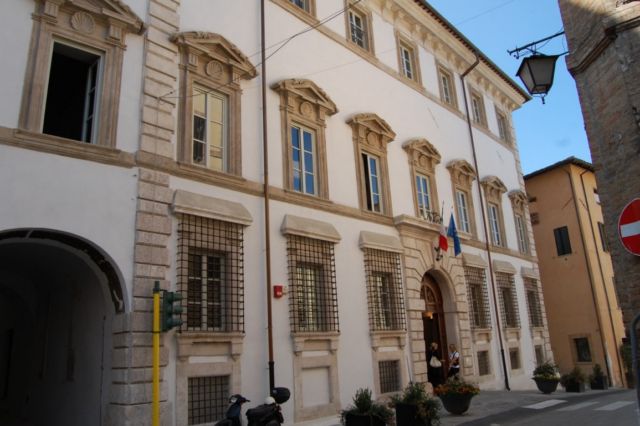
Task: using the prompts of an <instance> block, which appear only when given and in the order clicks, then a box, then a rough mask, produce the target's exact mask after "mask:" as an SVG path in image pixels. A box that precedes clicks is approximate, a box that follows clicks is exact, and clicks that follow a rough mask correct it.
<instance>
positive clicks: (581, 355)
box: [573, 337, 591, 362]
mask: <svg viewBox="0 0 640 426" xmlns="http://www.w3.org/2000/svg"><path fill="white" fill-rule="evenodd" d="M573 343H574V345H575V347H576V360H577V361H578V362H591V348H589V339H587V338H586V337H578V338H575V339H573Z"/></svg>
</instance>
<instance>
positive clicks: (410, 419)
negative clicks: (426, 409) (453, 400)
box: [396, 402, 431, 426]
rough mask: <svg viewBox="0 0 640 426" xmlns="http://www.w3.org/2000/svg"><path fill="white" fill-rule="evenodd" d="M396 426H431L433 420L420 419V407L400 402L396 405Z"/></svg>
mask: <svg viewBox="0 0 640 426" xmlns="http://www.w3.org/2000/svg"><path fill="white" fill-rule="evenodd" d="M396 426H431V420H430V419H426V420H423V419H420V418H419V417H418V406H416V405H413V404H404V403H401V402H399V403H397V404H396Z"/></svg>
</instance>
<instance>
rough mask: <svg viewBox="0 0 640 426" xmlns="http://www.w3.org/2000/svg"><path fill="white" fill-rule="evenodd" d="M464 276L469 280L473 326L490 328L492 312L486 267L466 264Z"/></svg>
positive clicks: (470, 311) (468, 290) (468, 292)
mask: <svg viewBox="0 0 640 426" xmlns="http://www.w3.org/2000/svg"><path fill="white" fill-rule="evenodd" d="M464 278H465V281H466V282H467V295H468V298H469V316H470V319H471V328H490V327H491V314H490V313H489V297H488V294H487V279H486V276H485V271H484V269H482V268H475V267H472V266H465V267H464Z"/></svg>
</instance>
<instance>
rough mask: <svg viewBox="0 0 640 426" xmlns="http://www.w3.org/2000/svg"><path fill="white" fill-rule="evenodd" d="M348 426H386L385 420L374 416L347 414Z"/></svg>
mask: <svg viewBox="0 0 640 426" xmlns="http://www.w3.org/2000/svg"><path fill="white" fill-rule="evenodd" d="M345 424H346V426H385V423H384V420H382V419H381V418H379V417H374V416H368V415H366V416H364V415H361V414H351V413H347V414H346V415H345Z"/></svg>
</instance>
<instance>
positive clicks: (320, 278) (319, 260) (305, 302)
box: [287, 235, 338, 332]
mask: <svg viewBox="0 0 640 426" xmlns="http://www.w3.org/2000/svg"><path fill="white" fill-rule="evenodd" d="M287 252H288V261H289V277H290V281H291V288H292V291H291V293H290V294H291V295H290V302H289V311H290V319H291V327H292V331H294V332H297V331H304V332H310V331H311V332H318V331H319V332H324V331H338V298H337V293H336V274H335V259H334V252H333V243H330V242H328V241H322V240H316V239H312V238H305V237H300V236H296V235H290V236H289V237H288V239H287Z"/></svg>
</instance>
